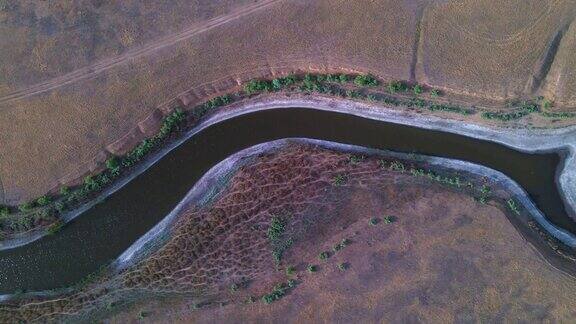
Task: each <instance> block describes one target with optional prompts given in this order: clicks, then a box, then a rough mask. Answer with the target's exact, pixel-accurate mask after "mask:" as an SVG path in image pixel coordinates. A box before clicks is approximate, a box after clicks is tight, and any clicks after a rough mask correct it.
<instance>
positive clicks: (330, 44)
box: [0, 0, 574, 204]
mask: <svg viewBox="0 0 576 324" xmlns="http://www.w3.org/2000/svg"><path fill="white" fill-rule="evenodd" d="M572 7H574V6H573V5H571V3H570V1H549V2H546V3H544V4H542V3H541V2H534V1H504V2H501V1H497V2H495V1H491V2H490V1H465V2H462V1H424V0H422V1H417V0H382V1H369V0H361V1H343V0H330V1H328V0H320V1H304V0H271V1H264V0H262V1H257V2H255V1H242V2H233V1H195V2H193V3H190V2H187V1H175V2H170V4H169V5H162V6H160V5H158V4H153V3H148V2H147V3H144V4H142V3H141V2H133V1H123V2H107V1H74V2H59V1H55V2H34V1H25V2H16V1H11V0H2V1H1V2H0V9H1V11H0V21H1V23H0V28H2V34H1V35H3V36H0V44H2V46H1V47H2V49H1V50H0V53H2V57H3V60H2V62H0V71H2V73H0V75H1V77H0V78H2V79H0V89H2V90H0V128H1V129H2V132H0V183H1V184H2V188H3V190H0V203H2V202H3V203H9V204H16V203H20V202H22V201H26V200H28V199H31V198H33V197H37V196H39V195H42V194H44V193H45V192H46V191H48V190H50V189H53V188H56V187H57V186H58V185H59V184H61V183H69V182H71V181H73V180H77V179H79V178H82V176H83V175H84V174H86V172H87V171H89V170H96V169H97V168H98V167H100V166H101V165H102V161H104V159H105V158H106V156H107V155H109V154H111V152H114V149H113V147H114V146H113V145H112V144H113V143H115V142H117V141H118V140H121V139H122V138H123V137H124V136H134V137H135V138H142V137H143V136H144V135H143V131H142V127H139V125H140V126H141V124H139V123H141V122H142V121H144V120H145V119H146V118H149V117H150V116H151V115H153V114H156V115H158V111H157V110H156V109H157V107H159V106H160V107H162V105H163V104H164V103H166V102H168V101H169V100H171V99H173V98H175V97H177V96H178V95H179V94H181V93H182V92H184V91H188V90H190V89H193V90H192V91H191V93H192V98H194V99H195V100H200V98H207V97H209V96H211V95H213V94H215V93H217V92H221V91H223V90H225V89H233V88H234V87H235V86H237V85H238V83H239V82H241V81H242V80H246V79H248V78H251V77H259V76H269V75H274V74H278V73H286V72H289V71H315V70H316V71H317V70H327V69H330V70H345V71H361V72H371V73H373V74H375V75H377V76H378V77H380V78H383V79H389V80H392V79H401V80H412V81H418V82H422V83H428V84H430V85H432V86H435V87H439V88H445V89H449V90H450V91H452V92H454V94H470V95H473V96H475V97H476V98H501V99H504V98H514V97H516V96H524V97H525V96H528V95H531V94H534V95H537V94H540V93H543V94H546V95H550V96H551V98H552V99H555V100H556V101H557V102H558V104H560V103H562V102H563V100H564V101H566V102H571V100H572V99H571V98H572V97H571V96H572V92H573V91H572V90H571V89H572V87H571V86H570V84H571V83H570V82H571V81H570V80H571V78H572V75H573V73H572V72H571V69H572V66H573V64H571V60H572V58H571V57H573V55H570V53H571V50H570V46H571V45H570V44H572V43H573V42H572V43H569V44H568V43H567V42H568V41H569V40H570V39H572V38H573V37H574V35H573V32H574V31H573V30H574V28H569V27H568V26H569V25H570V22H571V20H572V17H573V13H574V12H573V10H572ZM67 27H70V28H67ZM563 31H564V32H563ZM178 33H180V34H181V35H180V34H178ZM13 35H18V37H12V36H13ZM175 35H180V36H175ZM559 35H560V36H562V37H560V36H559ZM556 45H557V46H556ZM555 49H558V51H556V50H555ZM550 53H552V54H550ZM562 53H565V54H562ZM553 54H556V55H553ZM549 70H550V71H551V73H552V72H553V73H556V74H555V75H559V76H560V77H558V78H560V79H559V80H560V81H558V82H557V80H558V78H556V79H555V80H549V78H547V72H548V71H549ZM534 76H537V77H536V78H534ZM534 80H536V81H534ZM540 84H541V85H542V86H545V91H544V90H541V89H540V88H539V86H538V85H540ZM144 132H145V131H144ZM111 145H112V146H111Z"/></svg>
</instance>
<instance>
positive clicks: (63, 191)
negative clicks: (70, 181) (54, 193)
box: [60, 186, 70, 196]
mask: <svg viewBox="0 0 576 324" xmlns="http://www.w3.org/2000/svg"><path fill="white" fill-rule="evenodd" d="M60 194H61V195H62V196H66V195H68V194H70V188H69V187H67V186H63V187H61V188H60Z"/></svg>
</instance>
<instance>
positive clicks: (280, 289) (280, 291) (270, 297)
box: [262, 279, 296, 305]
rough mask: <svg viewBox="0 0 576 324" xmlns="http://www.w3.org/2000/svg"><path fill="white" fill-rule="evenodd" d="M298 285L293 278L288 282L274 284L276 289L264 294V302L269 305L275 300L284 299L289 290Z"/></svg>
mask: <svg viewBox="0 0 576 324" xmlns="http://www.w3.org/2000/svg"><path fill="white" fill-rule="evenodd" d="M294 287H296V281H295V280H293V279H290V280H288V282H287V284H284V283H279V284H277V285H276V286H274V290H272V292H271V293H269V294H266V295H264V296H262V302H264V304H266V305H269V304H272V303H273V302H275V301H277V300H280V299H282V297H284V296H285V295H286V293H287V292H288V290H290V289H292V288H294Z"/></svg>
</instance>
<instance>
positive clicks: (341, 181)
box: [332, 174, 348, 186]
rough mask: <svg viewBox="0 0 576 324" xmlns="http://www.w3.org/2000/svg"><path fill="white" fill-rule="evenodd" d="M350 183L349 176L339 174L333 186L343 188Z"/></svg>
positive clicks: (333, 180) (334, 179) (333, 181)
mask: <svg viewBox="0 0 576 324" xmlns="http://www.w3.org/2000/svg"><path fill="white" fill-rule="evenodd" d="M347 181H348V176H347V175H346V174H338V175H336V176H334V177H333V178H332V184H334V185H335V186H343V185H345V184H346V182H347Z"/></svg>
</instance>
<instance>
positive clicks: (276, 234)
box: [267, 216, 292, 264]
mask: <svg viewBox="0 0 576 324" xmlns="http://www.w3.org/2000/svg"><path fill="white" fill-rule="evenodd" d="M287 223H288V219H287V217H286V216H282V217H279V216H274V217H272V220H271V221H270V226H269V227H268V231H267V235H268V240H269V241H270V245H271V246H272V256H273V258H274V261H275V262H276V263H277V264H278V263H280V261H281V260H282V255H283V254H284V252H285V251H286V250H287V249H288V248H290V246H291V245H292V239H291V238H286V237H285V235H284V234H285V231H286V225H287Z"/></svg>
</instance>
